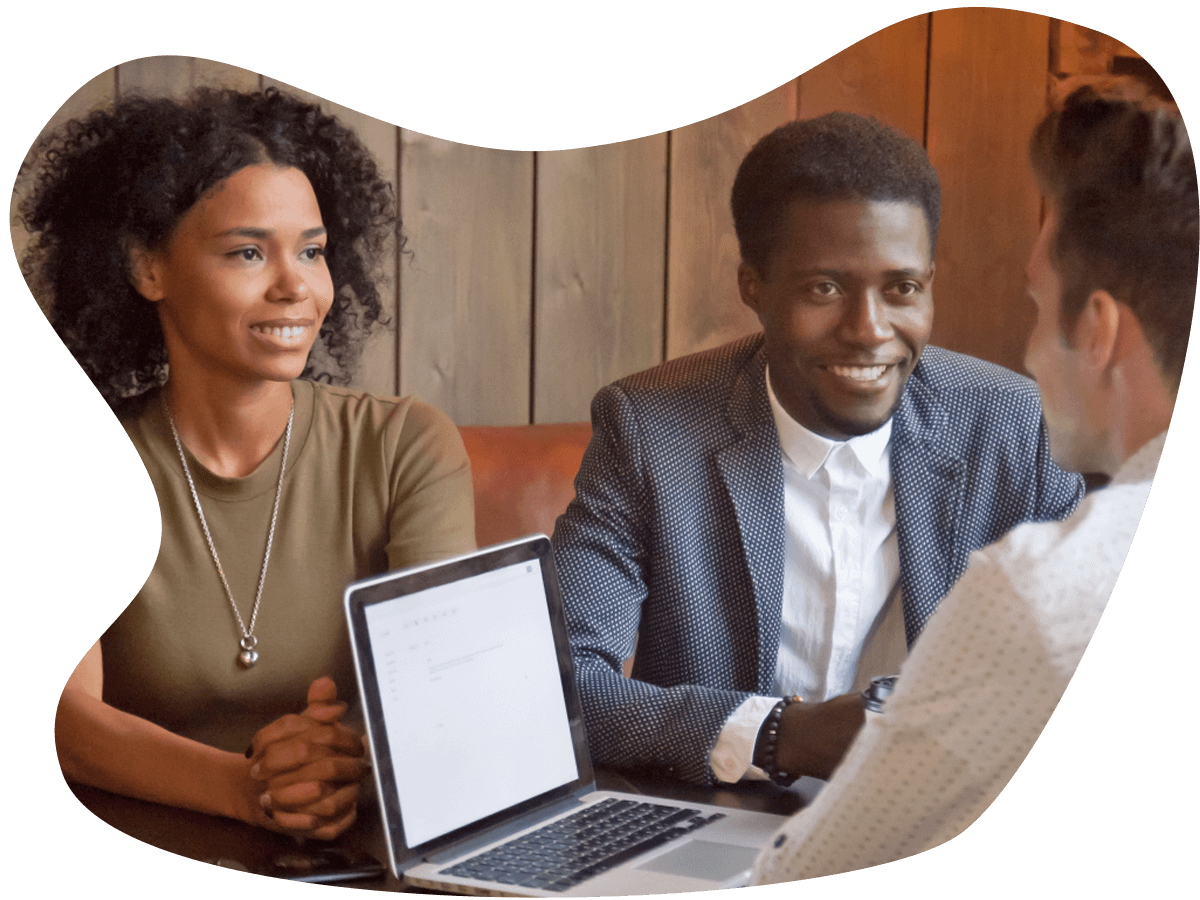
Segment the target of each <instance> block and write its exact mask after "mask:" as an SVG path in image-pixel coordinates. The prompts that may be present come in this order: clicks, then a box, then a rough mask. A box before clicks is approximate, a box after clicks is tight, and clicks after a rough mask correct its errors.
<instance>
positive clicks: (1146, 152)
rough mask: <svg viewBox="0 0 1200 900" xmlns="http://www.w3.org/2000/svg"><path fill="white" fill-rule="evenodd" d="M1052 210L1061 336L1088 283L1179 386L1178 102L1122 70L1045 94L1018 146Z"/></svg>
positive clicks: (1184, 327) (1181, 206)
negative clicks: (1128, 314) (1123, 309)
mask: <svg viewBox="0 0 1200 900" xmlns="http://www.w3.org/2000/svg"><path fill="white" fill-rule="evenodd" d="M1029 156H1030V162H1031V163H1032V165H1033V169H1034V172H1035V173H1036V175H1037V178H1038V181H1039V182H1040V185H1041V188H1042V192H1043V193H1044V194H1045V195H1046V197H1047V199H1048V200H1049V202H1050V203H1051V204H1052V205H1053V207H1054V209H1055V211H1056V212H1057V213H1058V233H1057V235H1055V236H1054V240H1053V243H1052V244H1051V251H1052V258H1053V261H1054V265H1055V269H1056V270H1057V272H1058V275H1059V278H1060V280H1061V282H1062V298H1061V301H1060V303H1061V308H1060V312H1059V319H1060V324H1061V325H1062V328H1063V332H1064V334H1067V333H1069V332H1070V331H1071V330H1072V329H1073V328H1074V326H1075V323H1076V322H1077V321H1078V318H1079V314H1080V312H1081V311H1082V309H1083V306H1084V303H1085V301H1086V300H1087V298H1088V296H1090V295H1091V293H1092V292H1093V291H1096V290H1104V291H1107V292H1108V293H1109V294H1111V295H1112V296H1113V298H1114V299H1116V300H1119V301H1120V302H1122V303H1124V304H1126V305H1127V306H1128V307H1129V308H1130V310H1132V312H1133V314H1134V315H1135V316H1136V317H1137V320H1138V322H1139V323H1141V326H1142V329H1143V330H1144V331H1145V333H1146V339H1147V340H1148V341H1149V343H1150V346H1151V348H1152V349H1153V351H1154V354H1155V359H1156V361H1157V362H1158V365H1159V368H1160V369H1161V370H1162V373H1163V374H1164V375H1165V376H1166V377H1168V378H1170V379H1171V380H1172V382H1173V386H1174V387H1175V388H1178V386H1179V380H1180V377H1181V376H1182V374H1183V359H1184V355H1185V354H1186V353H1187V343H1188V333H1189V332H1190V330H1191V324H1192V310H1193V307H1194V306H1195V302H1196V267H1197V262H1198V255H1200V232H1198V230H1197V216H1198V213H1200V203H1198V199H1197V191H1196V165H1195V162H1194V160H1193V158H1192V145H1191V142H1190V140H1189V139H1188V134H1187V130H1186V129H1185V128H1184V125H1183V118H1182V117H1181V116H1180V114H1179V110H1178V108H1177V107H1176V106H1175V105H1174V104H1172V103H1170V102H1168V101H1166V100H1163V99H1160V98H1157V97H1155V96H1153V93H1152V88H1151V87H1150V86H1149V85H1146V84H1144V83H1142V82H1140V81H1137V80H1134V79H1132V78H1111V77H1110V78H1102V79H1094V80H1091V81H1088V82H1085V83H1083V84H1082V85H1080V86H1078V87H1074V88H1073V89H1072V90H1070V91H1069V92H1066V93H1065V96H1063V97H1062V98H1061V99H1057V100H1054V101H1052V103H1051V106H1050V108H1049V110H1048V111H1047V113H1046V114H1045V116H1044V117H1043V118H1042V121H1041V122H1040V123H1039V124H1038V126H1037V128H1036V129H1035V130H1034V132H1033V136H1032V138H1030V143H1029Z"/></svg>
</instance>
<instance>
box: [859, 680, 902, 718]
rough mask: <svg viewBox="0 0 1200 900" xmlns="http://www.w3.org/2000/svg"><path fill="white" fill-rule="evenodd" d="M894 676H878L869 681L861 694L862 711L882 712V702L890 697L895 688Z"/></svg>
mask: <svg viewBox="0 0 1200 900" xmlns="http://www.w3.org/2000/svg"><path fill="white" fill-rule="evenodd" d="M896 678H897V676H895V675H879V676H876V677H875V678H872V679H871V683H870V684H869V685H867V689H866V690H865V691H863V692H862V703H863V709H865V710H866V711H867V712H873V713H881V712H883V701H884V700H886V699H887V698H888V697H890V696H891V693H892V691H893V690H895V688H896Z"/></svg>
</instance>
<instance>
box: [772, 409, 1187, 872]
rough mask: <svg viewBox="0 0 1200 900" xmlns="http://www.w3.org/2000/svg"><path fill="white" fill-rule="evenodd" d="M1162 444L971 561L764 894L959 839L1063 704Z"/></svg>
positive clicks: (805, 814)
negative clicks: (1068, 508)
mask: <svg viewBox="0 0 1200 900" xmlns="http://www.w3.org/2000/svg"><path fill="white" fill-rule="evenodd" d="M1164 440H1165V433H1164V434H1162V435H1159V436H1158V437H1156V438H1155V439H1153V440H1152V441H1150V442H1149V443H1147V444H1146V445H1145V446H1144V447H1142V448H1141V449H1140V450H1138V451H1137V453H1135V454H1134V455H1133V456H1132V457H1130V458H1129V459H1128V460H1126V462H1125V464H1124V465H1123V466H1122V467H1121V468H1120V470H1119V471H1118V472H1117V474H1116V476H1115V477H1114V478H1113V481H1112V483H1111V484H1110V485H1109V486H1108V487H1105V488H1103V489H1101V490H1099V491H1096V492H1095V493H1093V494H1090V495H1089V496H1088V497H1087V498H1085V499H1084V501H1083V502H1082V503H1081V504H1080V505H1079V508H1078V509H1077V510H1076V511H1075V513H1074V514H1073V515H1072V516H1071V517H1070V518H1068V519H1066V520H1064V521H1062V522H1049V523H1038V524H1033V523H1031V524H1025V525H1021V526H1018V527H1017V528H1015V529H1014V530H1013V531H1012V532H1010V533H1009V534H1008V535H1007V536H1006V537H1005V538H1004V539H1002V540H1001V541H998V542H997V543H995V544H993V545H992V546H990V547H988V548H986V549H984V550H980V551H976V552H975V553H973V554H972V555H971V564H970V567H969V568H968V569H967V572H966V574H965V575H963V577H962V579H961V580H960V581H959V582H958V584H957V585H956V586H955V587H954V589H953V590H952V591H951V592H950V593H949V594H947V595H946V598H945V599H944V600H943V601H942V602H941V605H940V606H939V607H938V611H937V612H936V613H935V614H934V615H933V617H932V618H931V619H930V620H929V623H928V625H926V627H925V630H924V631H923V632H922V633H921V637H920V639H919V640H918V641H917V643H916V645H915V646H914V648H913V651H912V653H911V654H910V656H909V657H908V659H907V660H906V661H905V663H904V665H903V667H902V668H901V671H900V680H899V682H898V684H897V687H896V691H895V693H894V694H892V696H891V697H890V698H889V699H888V701H887V703H886V705H885V707H884V711H883V715H882V716H875V717H872V718H871V720H870V721H868V722H867V724H866V726H865V727H864V729H863V731H862V733H860V734H859V736H858V738H857V739H856V740H855V742H854V743H853V745H852V746H851V747H850V750H849V752H848V753H847V755H846V758H845V759H844V760H843V761H842V764H841V765H840V766H839V767H838V769H837V771H836V772H835V773H834V777H833V779H832V780H831V781H830V783H829V784H828V785H827V786H826V787H825V789H824V790H823V791H822V792H821V793H820V795H819V796H818V797H817V799H816V800H815V801H814V803H813V804H812V806H810V807H808V808H806V809H804V810H802V811H801V812H800V813H798V814H797V815H796V816H794V817H793V818H792V819H791V820H789V821H788V822H787V823H786V824H785V825H784V826H783V828H781V829H780V831H779V832H778V834H777V835H776V837H775V839H774V841H773V845H769V846H768V848H767V849H766V850H765V851H764V852H763V853H762V854H761V855H760V857H759V860H758V863H757V865H756V867H755V881H756V882H757V883H771V882H781V881H792V880H795V879H800V878H814V877H817V876H821V875H831V874H834V873H837V872H846V871H850V870H853V869H861V868H866V867H868V866H874V865H879V864H881V863H885V862H890V861H892V860H896V859H902V858H903V857H906V856H912V855H914V854H917V853H920V852H922V851H924V850H928V849H930V848H931V847H935V846H937V845H938V844H941V843H944V842H946V841H948V840H950V838H952V837H954V836H956V835H958V834H959V833H961V832H962V831H963V830H964V829H965V828H966V827H967V826H968V825H970V824H971V823H972V822H974V821H975V820H976V819H977V818H978V817H979V815H980V814H981V813H982V812H983V811H984V810H985V809H986V808H987V807H988V806H989V805H990V804H991V802H992V801H993V800H994V799H995V798H996V796H997V795H998V794H999V793H1000V791H1001V789H1002V788H1003V787H1004V785H1005V784H1007V783H1008V781H1009V779H1010V778H1011V777H1012V775H1013V773H1014V772H1015V771H1016V770H1017V767H1018V766H1019V765H1020V764H1021V762H1022V761H1023V760H1024V759H1025V756H1026V754H1027V753H1028V752H1029V750H1030V748H1031V747H1032V746H1033V744H1034V742H1035V741H1036V740H1037V737H1038V735H1039V734H1041V731H1042V729H1043V727H1045V724H1046V722H1047V721H1049V718H1050V714H1051V713H1052V712H1053V711H1054V708H1055V706H1057V705H1058V701H1059V698H1060V697H1061V696H1062V693H1063V691H1064V690H1066V687H1067V683H1068V681H1070V678H1071V675H1072V674H1073V673H1074V671H1075V667H1076V666H1077V665H1078V663H1079V660H1080V659H1081V658H1082V656H1083V651H1084V649H1085V648H1086V647H1087V644H1088V641H1089V640H1090V639H1091V636H1092V633H1093V631H1094V630H1095V628H1096V624H1097V623H1098V622H1099V620H1100V614H1101V613H1102V612H1103V610H1104V606H1105V604H1106V603H1107V601H1108V597H1109V594H1111V593H1112V589H1113V586H1114V585H1115V584H1116V580H1117V575H1118V573H1119V572H1120V570H1121V566H1122V564H1123V563H1124V562H1125V556H1126V554H1127V553H1128V551H1129V546H1130V544H1131V543H1132V541H1133V535H1134V531H1135V530H1136V528H1137V524H1138V520H1139V519H1140V518H1141V515H1142V509H1143V508H1144V506H1145V503H1146V498H1147V497H1148V496H1149V492H1150V482H1151V479H1152V478H1153V475H1154V470H1155V469H1156V468H1157V466H1158V459H1159V456H1160V454H1161V453H1162V447H1163V443H1164Z"/></svg>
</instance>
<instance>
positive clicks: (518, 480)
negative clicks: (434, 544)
mask: <svg viewBox="0 0 1200 900" xmlns="http://www.w3.org/2000/svg"><path fill="white" fill-rule="evenodd" d="M459 431H460V432H462V438H463V443H464V444H465V445H466V447H467V456H469V457H470V458H471V473H472V476H473V478H474V480H475V540H476V542H477V543H478V544H479V546H480V547H488V546H490V545H492V544H498V543H500V542H502V541H508V540H512V539H513V538H519V537H524V536H525V535H527V534H552V533H553V532H554V521H555V519H557V518H558V517H559V516H561V515H562V514H563V512H564V511H565V510H566V508H567V504H568V503H570V502H571V500H572V499H573V498H574V496H575V473H576V472H578V471H579V463H580V462H581V461H582V460H583V451H584V450H586V449H587V445H588V441H590V440H591V438H592V426H591V424H590V423H588V422H571V423H569V424H566V425H511V426H483V425H475V426H467V427H463V428H460V429H459ZM632 669H633V657H630V658H629V659H627V660H626V661H625V665H624V666H623V671H624V673H625V677H626V678H628V677H629V673H630V672H631V671H632Z"/></svg>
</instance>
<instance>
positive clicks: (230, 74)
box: [117, 56, 261, 97]
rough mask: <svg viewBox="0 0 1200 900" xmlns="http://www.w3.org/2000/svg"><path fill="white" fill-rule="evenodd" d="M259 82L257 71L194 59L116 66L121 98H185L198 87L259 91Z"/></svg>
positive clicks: (155, 58)
mask: <svg viewBox="0 0 1200 900" xmlns="http://www.w3.org/2000/svg"><path fill="white" fill-rule="evenodd" d="M260 83H261V81H260V78H259V76H258V73H257V72H251V71H249V70H247V69H242V68H239V67H238V66H230V65H227V64H225V63H221V62H215V61H214V60H211V59H200V58H198V57H194V56H147V57H145V58H143V59H135V60H131V61H130V62H127V63H121V65H119V66H117V89H118V90H119V91H120V94H121V96H126V95H128V94H131V93H135V92H136V93H142V94H146V95H148V96H165V97H183V96H184V95H186V94H187V93H188V92H189V91H190V90H192V88H197V87H221V88H235V89H236V90H240V91H256V90H258V88H259V86H260Z"/></svg>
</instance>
